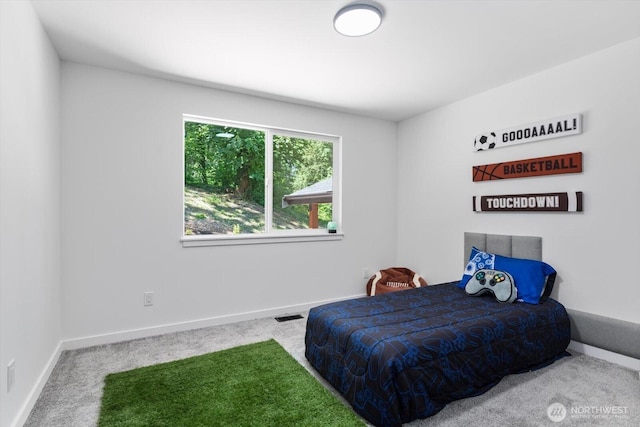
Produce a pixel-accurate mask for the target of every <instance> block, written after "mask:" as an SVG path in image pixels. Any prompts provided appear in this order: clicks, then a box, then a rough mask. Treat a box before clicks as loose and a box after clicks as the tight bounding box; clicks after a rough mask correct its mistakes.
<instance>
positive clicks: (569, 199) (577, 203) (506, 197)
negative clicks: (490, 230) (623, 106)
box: [473, 191, 582, 212]
mask: <svg viewBox="0 0 640 427" xmlns="http://www.w3.org/2000/svg"><path fill="white" fill-rule="evenodd" d="M473 210H474V211H475V212H531V211H538V212H582V191H574V192H571V193H537V194H503V195H498V196H473Z"/></svg>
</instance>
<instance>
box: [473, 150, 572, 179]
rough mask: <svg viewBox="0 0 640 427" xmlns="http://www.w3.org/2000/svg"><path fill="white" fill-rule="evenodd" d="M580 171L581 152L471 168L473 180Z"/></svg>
mask: <svg viewBox="0 0 640 427" xmlns="http://www.w3.org/2000/svg"><path fill="white" fill-rule="evenodd" d="M580 172H582V153H580V152H578V153H570V154H560V155H558V156H548V157H536V158H533V159H525V160H516V161H513V162H502V163H491V164H488V165H478V166H473V168H472V176H473V181H474V182H478V181H492V180H496V179H509V178H525V177H529V176H546V175H559V174H564V173H580Z"/></svg>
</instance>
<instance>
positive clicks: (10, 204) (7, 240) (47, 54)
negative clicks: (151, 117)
mask: <svg viewBox="0 0 640 427" xmlns="http://www.w3.org/2000/svg"><path fill="white" fill-rule="evenodd" d="M0 17H1V18H0V19H1V21H0V22H1V24H0V117H1V119H0V235H1V236H2V237H1V238H0V425H2V426H8V425H12V424H13V423H16V424H20V423H21V421H24V417H25V416H26V415H27V414H26V413H24V408H25V407H27V406H28V404H29V402H31V403H33V401H34V399H35V398H37V394H38V392H39V388H38V387H39V385H42V383H43V382H42V380H43V378H44V380H46V376H47V371H48V369H49V368H50V367H51V366H52V364H53V363H54V362H55V359H56V357H57V353H58V351H57V349H58V346H59V343H60V338H61V331H60V319H61V316H60V306H61V303H60V301H61V298H60V294H61V286H60V169H59V165H60V162H59V160H60V130H59V129H60V125H59V122H60V109H59V102H60V62H59V60H58V57H57V55H56V53H55V51H54V50H53V48H52V46H51V44H50V43H49V40H48V38H47V36H46V35H45V33H44V31H43V30H42V27H41V26H40V23H39V21H38V20H37V18H36V16H35V13H34V11H33V9H32V7H31V4H30V3H29V2H23V1H20V2H18V1H9V2H7V1H2V2H0ZM11 360H14V361H15V385H14V387H13V389H12V390H11V392H9V393H8V392H7V365H8V364H9V362H10V361H11ZM21 417H22V419H21Z"/></svg>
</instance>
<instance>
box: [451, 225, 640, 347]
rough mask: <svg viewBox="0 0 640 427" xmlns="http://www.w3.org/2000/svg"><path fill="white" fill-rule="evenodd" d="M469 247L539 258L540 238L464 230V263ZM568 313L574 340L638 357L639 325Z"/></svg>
mask: <svg viewBox="0 0 640 427" xmlns="http://www.w3.org/2000/svg"><path fill="white" fill-rule="evenodd" d="M472 246H475V247H476V248H478V249H480V250H482V251H486V252H491V253H495V254H498V255H504V256H510V257H515V258H528V259H535V260H539V261H541V260H542V238H540V237H532V236H506V235H499V234H484V233H471V232H465V233H464V258H463V259H464V260H465V261H464V266H466V264H467V260H468V259H469V253H470V252H471V247H472ZM567 313H568V314H569V319H571V339H572V340H573V341H576V342H580V343H583V344H587V345H591V346H594V347H598V348H602V349H604V350H608V351H612V352H614V353H618V354H622V355H624V356H629V357H633V358H635V359H640V339H639V338H638V337H640V324H637V323H632V322H626V321H623V320H618V319H612V318H610V317H604V316H598V315H595V314H591V313H585V312H583V311H578V310H571V309H568V308H567Z"/></svg>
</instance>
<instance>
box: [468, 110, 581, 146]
mask: <svg viewBox="0 0 640 427" xmlns="http://www.w3.org/2000/svg"><path fill="white" fill-rule="evenodd" d="M578 133H582V115H581V114H578V113H576V114H570V115H568V116H561V117H555V118H553V119H548V120H542V121H539V122H535V123H529V124H526V125H521V126H515V127H512V128H507V129H502V130H496V131H488V132H484V133H482V134H480V135H478V136H476V138H475V140H474V141H473V149H474V150H475V151H484V150H491V149H493V148H502V147H508V146H511V145H516V144H523V143H525V142H533V141H541V140H543V139H551V138H559V137H561V136H569V135H575V134H578Z"/></svg>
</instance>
